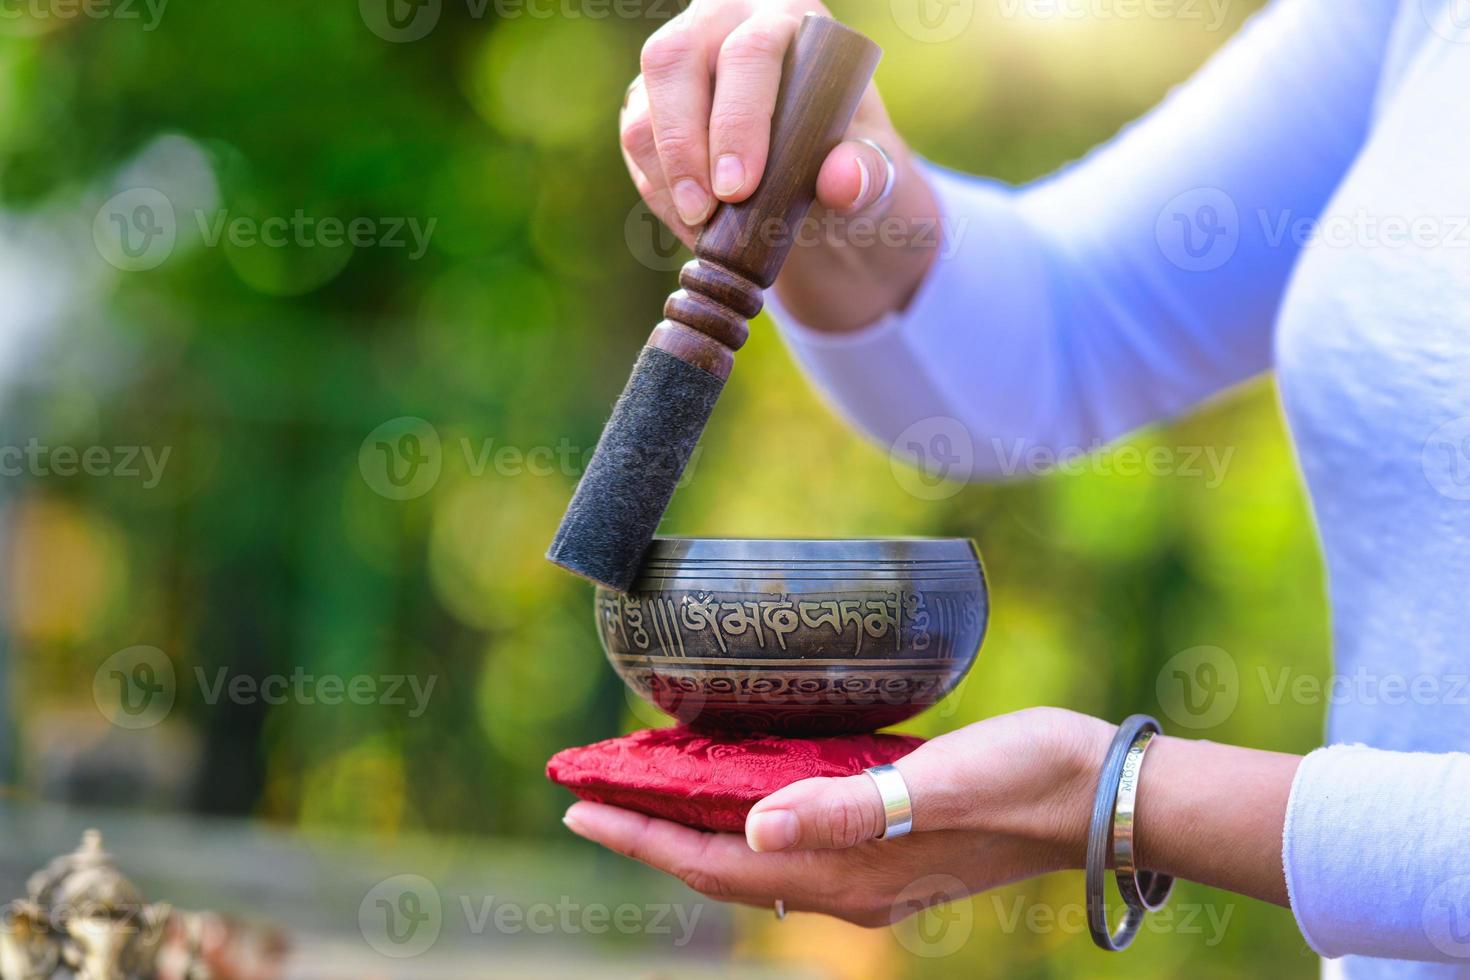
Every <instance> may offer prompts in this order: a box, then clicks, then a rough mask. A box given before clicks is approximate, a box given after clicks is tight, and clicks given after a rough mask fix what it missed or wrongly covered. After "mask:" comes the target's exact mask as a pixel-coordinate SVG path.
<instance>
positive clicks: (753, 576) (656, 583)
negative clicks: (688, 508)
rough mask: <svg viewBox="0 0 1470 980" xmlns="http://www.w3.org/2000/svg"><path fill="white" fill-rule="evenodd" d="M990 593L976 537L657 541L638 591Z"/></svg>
mask: <svg viewBox="0 0 1470 980" xmlns="http://www.w3.org/2000/svg"><path fill="white" fill-rule="evenodd" d="M977 573H978V576H979V579H980V581H979V583H978V587H979V589H980V590H981V592H982V593H983V592H985V591H987V586H986V575H985V567H984V563H983V561H982V560H981V558H980V549H979V548H977V547H976V545H975V542H974V541H972V540H970V539H969V538H851V539H841V538H682V537H660V538H655V539H654V541H653V544H652V545H651V546H650V547H649V549H648V551H647V552H646V554H645V555H644V559H643V566H642V568H640V569H639V572H638V577H637V580H636V581H635V582H634V584H633V591H635V592H637V591H647V590H650V589H658V588H661V587H663V586H664V585H666V584H667V583H668V582H669V581H670V580H673V579H677V580H684V581H686V582H687V581H689V580H691V579H692V580H698V579H700V578H701V577H710V578H712V579H717V580H718V579H724V580H729V579H730V578H732V577H735V578H740V579H746V580H748V582H750V583H751V584H752V587H753V584H754V583H755V582H757V581H760V580H766V581H767V582H768V583H769V586H770V587H774V586H775V585H776V584H777V583H778V582H780V581H781V580H785V579H797V580H805V579H828V580H843V581H848V582H852V583H856V582H859V581H865V580H874V579H877V580H889V579H894V578H898V579H903V578H907V577H909V576H911V575H918V576H920V577H921V578H925V579H931V580H932V579H934V578H935V577H936V576H937V577H940V578H944V579H969V578H972V577H974V576H976V575H977Z"/></svg>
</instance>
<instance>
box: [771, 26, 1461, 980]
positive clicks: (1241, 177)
mask: <svg viewBox="0 0 1470 980" xmlns="http://www.w3.org/2000/svg"><path fill="white" fill-rule="evenodd" d="M930 174H931V176H932V177H933V179H934V182H935V185H936V188H937V191H938V194H939V197H940V201H941V205H942V209H943V212H944V234H945V241H944V247H943V257H942V258H941V259H939V260H938V261H937V262H936V264H935V266H934V268H933V271H932V272H931V274H930V275H929V277H928V279H927V280H926V282H925V283H924V284H923V285H922V287H921V289H920V290H919V292H918V294H917V295H916V296H915V298H914V300H913V302H912V303H911V304H910V306H909V308H908V309H907V310H906V311H904V312H903V313H902V314H901V315H895V316H892V317H889V318H887V319H885V320H884V321H882V322H880V323H878V324H875V325H873V326H871V327H869V328H868V329H866V330H863V331H861V332H859V333H857V334H855V335H847V336H841V337H833V336H827V335H823V334H819V333H816V332H814V331H812V330H809V329H807V328H805V327H803V326H802V325H801V324H799V323H796V322H794V321H793V320H792V318H791V317H790V316H789V315H786V314H784V313H782V312H781V311H780V310H779V308H777V318H778V320H780V321H781V322H782V324H783V330H784V333H785V335H786V337H787V339H788V341H789V343H790V345H791V347H792V349H793V350H794V352H795V354H796V355H797V357H798V359H799V360H800V361H801V362H802V364H803V365H804V366H805V368H806V370H807V371H808V372H809V374H810V375H811V377H812V378H813V379H815V381H816V382H817V384H818V385H819V386H820V387H821V388H823V389H824V390H825V391H826V392H827V393H828V395H829V396H830V397H831V399H832V400H833V401H835V402H836V404H837V405H838V407H839V408H840V410H841V411H842V412H843V413H844V414H846V415H847V416H848V417H849V418H850V419H851V420H852V421H853V422H854V423H855V424H856V425H857V426H859V427H860V428H862V429H864V430H865V431H866V432H867V433H869V434H870V435H871V436H872V437H873V438H875V439H876V440H878V441H879V442H880V443H882V444H883V445H886V446H892V447H893V448H894V450H895V451H896V452H898V453H900V454H905V453H908V452H911V451H917V450H915V449H914V448H913V447H915V446H918V447H923V446H924V445H925V440H924V438H922V436H923V435H924V434H934V433H942V434H944V435H945V437H946V440H947V441H946V442H945V443H943V446H944V447H945V448H946V450H947V451H949V452H950V455H951V457H952V459H954V460H959V461H960V464H961V466H962V467H963V468H965V469H966V470H968V471H969V472H970V473H971V474H972V475H974V476H977V477H982V478H983V477H990V476H998V475H1003V474H1005V473H1007V472H1009V469H1010V467H1013V466H1014V465H1015V461H1016V458H1017V455H1018V454H1019V453H1022V452H1024V451H1025V449H1026V447H1045V448H1047V449H1048V450H1049V451H1053V452H1062V453H1066V452H1069V451H1071V450H1073V449H1074V447H1088V446H1092V445H1095V444H1097V443H1098V441H1100V440H1110V439H1113V438H1116V437H1118V436H1120V435H1123V434H1124V433H1127V432H1128V431H1129V430H1131V429H1134V428H1136V427H1138V426H1141V425H1143V424H1146V423H1149V422H1152V421H1155V420H1158V419H1161V418H1165V417H1168V416H1172V415H1176V414H1178V413H1180V412H1181V411H1183V410H1185V409H1188V408H1189V407H1191V406H1193V405H1195V404H1196V403H1198V402H1199V401H1201V400H1202V399H1204V398H1207V397H1208V396H1210V395H1212V394H1215V393H1217V392H1219V391H1221V390H1222V389H1225V388H1227V387H1229V386H1231V385H1233V384H1235V383H1237V382H1239V381H1242V380H1243V379H1246V378H1249V377H1251V376H1253V375H1256V374H1259V373H1260V372H1263V371H1266V370H1268V369H1273V368H1274V370H1275V371H1276V372H1277V374H1278V377H1279V383H1280V388H1281V392H1282V399H1283V403H1284V406H1285V411H1286V415H1287V418H1288V421H1289V424H1290V428H1291V431H1292V435H1293V438H1294V441H1295V444H1296V448H1297V452H1298V454H1299V457H1300V461H1301V466H1302V469H1303V471H1304V473H1305V476H1306V480H1307V483H1308V487H1309V490H1310V493H1311V497H1312V501H1313V505H1314V509H1315V513H1316V517H1317V521H1318V526H1319V533H1320V536H1321V540H1322V545H1323V549H1324V554H1325V557H1326V562H1327V567H1328V580H1329V592H1330V596H1331V602H1332V610H1333V636H1334V657H1335V662H1336V670H1337V672H1338V675H1339V677H1342V678H1348V679H1351V680H1352V683H1350V684H1346V685H1342V686H1340V687H1339V688H1336V690H1341V691H1345V692H1346V696H1338V697H1334V698H1333V699H1332V700H1333V701H1334V704H1333V706H1332V711H1331V717H1330V720H1329V738H1328V742H1329V745H1330V747H1328V748H1324V749H1321V750H1318V751H1317V752H1314V753H1312V754H1311V755H1310V756H1308V757H1307V759H1306V760H1305V761H1304V763H1303V764H1302V766H1301V768H1300V771H1299V774H1298V776H1297V779H1296V782H1295V785H1294V786H1293V789H1292V794H1291V802H1290V806H1289V812H1288V822H1287V827H1286V832H1285V835H1284V837H1285V839H1284V842H1283V855H1282V859H1283V861H1284V864H1285V869H1286V877H1287V882H1288V885H1289V888H1290V896H1291V904H1292V909H1293V911H1294V912H1295V915H1296V917H1297V921H1298V923H1299V924H1300V927H1301V929H1302V932H1303V934H1304V935H1305V937H1306V939H1307V941H1308V942H1309V943H1310V944H1311V946H1312V947H1313V948H1314V949H1315V950H1317V951H1318V952H1319V953H1321V954H1322V955H1324V956H1327V957H1343V956H1348V957H1350V958H1349V959H1347V960H1345V961H1344V963H1343V966H1344V968H1345V972H1346V973H1347V974H1348V975H1350V976H1352V977H1376V976H1409V975H1412V976H1432V977H1441V976H1465V977H1470V755H1466V754H1463V753H1465V752H1466V751H1467V750H1470V683H1466V679H1467V678H1470V3H1467V2H1466V0H1401V2H1400V0H1277V2H1276V3H1274V4H1273V5H1272V6H1270V7H1269V8H1267V9H1266V10H1265V11H1263V12H1262V13H1261V14H1259V15H1257V16H1256V17H1255V18H1254V19H1253V20H1252V21H1251V22H1250V23H1249V24H1248V25H1247V26H1246V28H1245V29H1244V30H1243V31H1242V32H1241V34H1240V35H1239V36H1238V37H1236V38H1235V39H1234V40H1233V41H1232V42H1231V43H1230V44H1229V45H1227V47H1226V48H1225V50H1223V51H1222V52H1221V53H1220V54H1219V55H1218V56H1216V57H1215V58H1214V59H1213V60H1212V61H1211V62H1210V63H1209V64H1208V65H1207V66H1206V67H1205V68H1204V69H1203V70H1201V71H1200V72H1199V73H1198V75H1197V76H1196V77H1195V78H1194V79H1193V80H1191V81H1190V82H1189V83H1187V84H1186V85H1184V86H1182V87H1180V88H1179V89H1177V90H1176V91H1174V92H1173V93H1172V94H1171V95H1170V96H1169V98H1168V99H1167V101H1166V102H1165V103H1164V104H1163V105H1162V106H1160V107H1159V108H1158V109H1156V110H1155V111H1154V112H1153V113H1151V114H1150V115H1149V116H1147V117H1146V118H1145V119H1143V120H1142V121H1140V122H1138V123H1136V124H1134V125H1132V126H1131V127H1129V128H1128V129H1127V130H1125V131H1124V132H1123V133H1122V134H1120V135H1119V136H1118V137H1117V138H1116V139H1114V140H1113V141H1112V142H1111V143H1109V144H1108V145H1106V146H1104V147H1102V148H1100V149H1099V150H1097V151H1095V152H1094V153H1092V154H1091V155H1089V156H1088V157H1087V158H1085V159H1084V160H1082V161H1080V162H1078V163H1076V164H1074V165H1072V166H1070V167H1068V168H1066V169H1064V170H1063V171H1061V172H1060V173H1058V174H1056V175H1054V176H1052V177H1050V178H1048V179H1045V180H1043V181H1040V182H1038V183H1036V184H1033V185H1030V186H1027V187H1023V188H1019V189H1014V188H1008V187H1004V186H1001V185H998V184H995V183H993V182H988V181H984V180H979V179H975V178H970V177H964V176H959V175H955V174H951V173H946V172H943V171H940V170H938V169H937V168H931V170H930ZM954 432H958V434H959V437H960V438H961V439H962V440H964V441H966V442H967V445H965V446H964V447H962V448H963V451H960V449H959V448H957V447H956V446H955V445H954V443H955V438H954V436H953V433H954ZM914 433H919V434H920V436H921V438H917V439H916V438H914V435H913V434H914ZM1364 679H1367V680H1368V681H1371V682H1372V683H1368V684H1364V683H1361V681H1362V680H1364ZM1366 957H1376V958H1379V959H1366ZM1395 959H1396V960H1415V961H1424V962H1420V963H1418V964H1409V963H1404V962H1389V961H1390V960H1395ZM1429 961H1433V962H1429Z"/></svg>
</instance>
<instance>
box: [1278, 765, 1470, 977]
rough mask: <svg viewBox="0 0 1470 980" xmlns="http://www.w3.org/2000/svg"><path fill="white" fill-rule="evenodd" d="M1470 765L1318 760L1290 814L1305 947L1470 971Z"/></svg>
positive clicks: (1301, 782)
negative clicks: (1468, 844) (1469, 847)
mask: <svg viewBox="0 0 1470 980" xmlns="http://www.w3.org/2000/svg"><path fill="white" fill-rule="evenodd" d="M1467 800H1470V755H1465V754H1463V753H1445V754H1426V753H1407V752H1387V751H1383V750H1380V749H1372V748H1368V747H1366V746H1362V745H1336V746H1331V747H1329V748H1325V749H1319V750H1317V751H1316V752H1313V753H1312V754H1311V755H1309V756H1307V757H1306V759H1304V760H1302V764H1301V766H1300V767H1299V768H1298V770H1297V775H1296V779H1295V781H1294V782H1293V784H1292V790H1291V799H1290V802H1289V803H1288V804H1287V816H1286V826H1285V829H1284V832H1283V841H1282V864H1283V868H1284V871H1285V875H1286V886H1287V892H1288V895H1289V898H1290V902H1291V909H1292V912H1293V914H1294V915H1295V916H1296V920H1297V925H1298V926H1299V927H1300V928H1301V932H1302V935H1303V937H1304V938H1305V939H1306V941H1307V943H1308V945H1310V946H1311V947H1312V949H1313V950H1314V951H1316V952H1317V953H1318V954H1319V955H1321V956H1324V957H1327V958H1329V959H1332V958H1336V957H1339V956H1346V955H1358V956H1371V957H1380V958H1386V959H1398V960H1419V961H1431V962H1444V963H1459V964H1470V928H1467V921H1466V915H1465V910H1467V909H1470V856H1467V851H1466V849H1465V846H1464V842H1465V839H1466V836H1467V831H1470V809H1467V806H1466V801H1467Z"/></svg>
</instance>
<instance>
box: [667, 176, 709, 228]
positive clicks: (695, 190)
mask: <svg viewBox="0 0 1470 980" xmlns="http://www.w3.org/2000/svg"><path fill="white" fill-rule="evenodd" d="M674 207H676V208H678V209H679V217H680V218H681V219H682V220H683V222H684V223H685V224H686V225H689V226H691V227H693V226H695V225H702V224H704V219H705V218H708V217H709V212H710V203H709V195H708V194H706V193H705V192H704V188H703V187H700V186H699V185H698V184H696V183H695V182H694V181H692V180H681V181H679V183H678V184H677V185H675V187H674Z"/></svg>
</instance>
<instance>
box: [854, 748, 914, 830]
mask: <svg viewBox="0 0 1470 980" xmlns="http://www.w3.org/2000/svg"><path fill="white" fill-rule="evenodd" d="M863 772H865V773H867V774H868V775H869V776H870V777H872V780H873V785H874V786H877V787H878V795H879V796H880V797H881V798H882V799H883V833H881V834H879V835H878V839H879V840H893V838H895V837H902V836H903V835H904V834H907V833H908V832H909V831H911V830H913V829H914V801H913V800H912V799H910V798H909V787H908V784H907V783H905V782H904V781H903V773H901V772H899V771H898V769H897V767H895V766H874V767H873V768H871V769H864V770H863Z"/></svg>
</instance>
